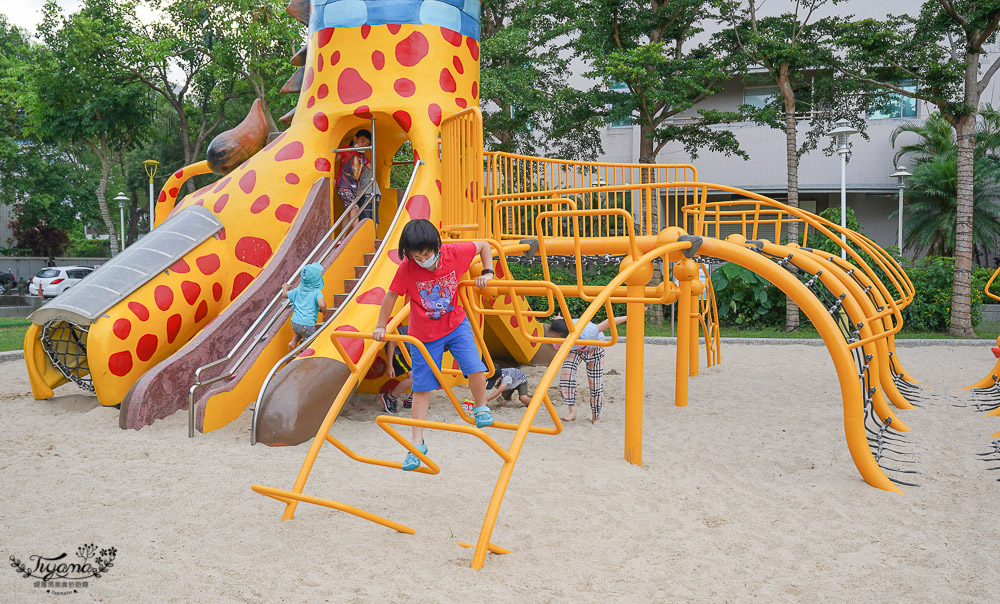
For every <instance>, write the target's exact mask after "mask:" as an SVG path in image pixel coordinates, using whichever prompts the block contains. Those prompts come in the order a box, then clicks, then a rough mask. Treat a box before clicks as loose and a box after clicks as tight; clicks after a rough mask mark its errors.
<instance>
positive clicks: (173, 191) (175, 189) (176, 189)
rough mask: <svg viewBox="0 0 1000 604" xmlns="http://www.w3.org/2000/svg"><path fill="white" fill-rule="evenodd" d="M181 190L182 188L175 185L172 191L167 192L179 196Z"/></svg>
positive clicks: (172, 195)
mask: <svg viewBox="0 0 1000 604" xmlns="http://www.w3.org/2000/svg"><path fill="white" fill-rule="evenodd" d="M179 191H180V188H178V187H174V188H172V189H170V191H169V192H168V193H167V194H168V195H170V196H171V197H177V193H178V192H179Z"/></svg>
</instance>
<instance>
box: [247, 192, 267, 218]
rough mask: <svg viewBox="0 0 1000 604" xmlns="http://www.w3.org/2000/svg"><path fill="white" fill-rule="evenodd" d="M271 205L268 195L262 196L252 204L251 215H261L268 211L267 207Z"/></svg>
mask: <svg viewBox="0 0 1000 604" xmlns="http://www.w3.org/2000/svg"><path fill="white" fill-rule="evenodd" d="M269 205H271V198H270V197H268V196H267V195H261V196H260V197H258V198H257V199H255V200H254V201H253V203H252V204H250V213H251V214H260V213H261V212H263V211H264V210H266V209H267V206H269Z"/></svg>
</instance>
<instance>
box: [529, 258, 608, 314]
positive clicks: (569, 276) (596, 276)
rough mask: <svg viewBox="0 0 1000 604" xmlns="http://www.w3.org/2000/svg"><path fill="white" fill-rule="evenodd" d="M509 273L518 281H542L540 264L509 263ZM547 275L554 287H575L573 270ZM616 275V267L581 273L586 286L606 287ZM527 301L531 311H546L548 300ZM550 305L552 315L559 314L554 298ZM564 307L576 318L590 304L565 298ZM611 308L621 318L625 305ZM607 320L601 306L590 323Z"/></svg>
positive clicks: (533, 299) (562, 269) (560, 269)
mask: <svg viewBox="0 0 1000 604" xmlns="http://www.w3.org/2000/svg"><path fill="white" fill-rule="evenodd" d="M510 272H511V277H513V278H514V279H517V280H519V281H540V280H542V279H544V277H543V276H542V266H541V265H540V264H515V263H513V262H512V263H510ZM549 274H550V275H551V277H552V283H555V284H556V285H576V272H575V270H569V269H565V268H560V267H554V268H552V269H551V270H550V271H549ZM617 275H618V266H617V265H608V266H599V267H597V268H596V270H591V271H584V273H583V277H584V281H585V284H586V285H607V284H608V283H611V280H612V279H614V278H615V277H616V276H617ZM527 299H528V305H529V306H530V307H531V310H546V309H547V308H548V307H549V303H548V300H547V299H546V298H545V297H544V296H528V298H527ZM552 304H553V310H552V314H553V315H556V314H559V313H560V311H559V303H558V302H557V301H556V299H555V297H553V298H552ZM566 306H567V307H568V308H569V312H570V314H571V315H572V316H573V318H578V317H579V316H580V315H582V314H583V312H584V311H585V310H587V308H588V307H589V306H590V302H587V301H585V300H583V299H582V298H571V297H567V298H566ZM611 308H612V311H613V312H614V313H615V316H622V315H624V314H625V309H626V305H625V304H612V305H611ZM607 318H608V315H607V312H605V309H604V307H603V306H602V307H601V309H600V310H598V311H597V314H596V315H594V318H593V319H591V321H593V322H594V323H600V322H601V321H603V320H604V319H607Z"/></svg>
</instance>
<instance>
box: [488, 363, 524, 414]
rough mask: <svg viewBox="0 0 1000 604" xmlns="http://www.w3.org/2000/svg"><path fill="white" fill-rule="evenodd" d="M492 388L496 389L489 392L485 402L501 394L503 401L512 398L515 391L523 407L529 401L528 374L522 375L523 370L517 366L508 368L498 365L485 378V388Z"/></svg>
mask: <svg viewBox="0 0 1000 604" xmlns="http://www.w3.org/2000/svg"><path fill="white" fill-rule="evenodd" d="M494 388H496V389H497V391H496V392H494V393H493V394H491V395H490V397H489V398H488V399H486V402H490V401H492V400H493V399H495V398H496V397H498V396H503V398H504V400H505V401H509V400H512V399H513V398H514V393H515V392H517V398H518V400H519V401H521V404H522V405H524V406H525V407H527V406H528V403H530V402H531V397H530V396H528V376H526V375H524V372H523V371H521V370H520V369H518V368H517V367H511V368H509V369H508V368H507V367H504V368H503V369H500V368H499V367H498V368H497V370H496V371H494V372H493V375H491V376H490V377H489V378H488V379H487V380H486V389H487V390H493V389H494Z"/></svg>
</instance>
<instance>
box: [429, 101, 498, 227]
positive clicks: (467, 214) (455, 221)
mask: <svg viewBox="0 0 1000 604" xmlns="http://www.w3.org/2000/svg"><path fill="white" fill-rule="evenodd" d="M441 172H442V174H441V196H442V201H443V203H442V206H441V207H442V218H441V220H442V222H443V225H444V226H443V228H442V230H443V231H444V232H445V233H446V234H450V235H451V236H453V237H476V236H478V237H484V236H486V235H487V234H488V231H487V227H488V225H487V224H486V221H485V220H484V209H483V204H482V199H481V196H482V191H483V116H482V113H481V112H480V111H479V108H478V107H470V108H468V109H465V110H463V111H459V112H458V113H456V114H455V115H452V116H451V117H449V118H448V119H446V120H444V121H443V122H442V123H441Z"/></svg>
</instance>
